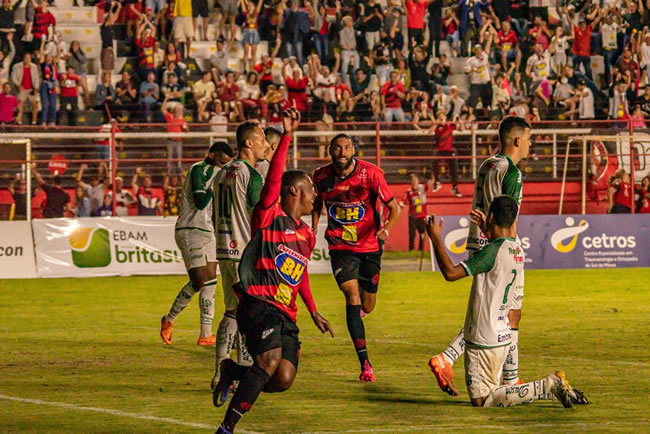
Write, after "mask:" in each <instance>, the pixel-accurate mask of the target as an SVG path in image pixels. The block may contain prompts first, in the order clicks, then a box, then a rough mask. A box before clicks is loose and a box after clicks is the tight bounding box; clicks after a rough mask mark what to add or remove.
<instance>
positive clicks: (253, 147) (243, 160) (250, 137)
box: [211, 122, 269, 389]
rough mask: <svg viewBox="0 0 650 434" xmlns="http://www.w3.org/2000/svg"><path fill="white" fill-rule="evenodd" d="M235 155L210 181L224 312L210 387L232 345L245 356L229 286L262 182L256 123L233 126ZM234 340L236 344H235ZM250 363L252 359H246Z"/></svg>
mask: <svg viewBox="0 0 650 434" xmlns="http://www.w3.org/2000/svg"><path fill="white" fill-rule="evenodd" d="M237 148H238V151H239V154H238V155H237V158H235V159H234V160H233V161H231V162H230V163H228V164H226V165H225V166H224V167H223V169H222V170H221V172H219V174H218V175H217V176H216V177H215V179H214V187H213V189H212V191H213V193H214V203H215V205H214V225H215V229H216V239H217V259H218V260H219V270H220V271H221V276H222V283H223V285H222V286H223V300H224V304H225V311H224V315H223V318H222V320H221V322H220V323H219V328H218V329H217V348H216V366H215V374H214V377H213V378H212V383H211V387H212V388H213V389H214V386H215V385H216V383H217V381H218V380H219V366H220V365H221V361H222V360H224V359H227V358H229V357H230V352H231V351H232V348H233V345H235V344H236V345H237V346H238V349H239V351H238V358H239V359H238V360H239V361H240V362H244V361H245V359H247V358H248V357H247V356H248V354H247V353H246V351H245V348H244V345H243V343H242V341H241V336H239V335H238V333H237V320H236V314H237V303H238V301H237V297H236V296H235V294H234V292H233V289H232V285H233V284H234V283H236V282H238V281H239V275H238V274H237V265H238V262H239V261H240V259H241V255H242V252H243V251H244V248H245V247H246V245H247V244H248V242H249V241H250V239H251V224H250V221H251V215H252V212H253V207H254V206H255V205H256V204H257V202H258V201H259V199H260V193H261V192H262V186H263V185H264V180H263V178H262V176H260V174H259V173H257V171H256V170H255V169H254V167H255V164H257V162H258V161H260V160H262V159H264V156H265V155H266V152H267V150H268V148H269V143H268V142H267V141H266V137H265V136H264V131H263V130H262V128H260V126H259V125H258V124H257V123H254V122H244V123H242V124H240V125H239V126H238V127H237ZM235 341H237V342H235ZM248 362H249V363H252V360H248Z"/></svg>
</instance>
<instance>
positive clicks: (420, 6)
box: [402, 0, 433, 45]
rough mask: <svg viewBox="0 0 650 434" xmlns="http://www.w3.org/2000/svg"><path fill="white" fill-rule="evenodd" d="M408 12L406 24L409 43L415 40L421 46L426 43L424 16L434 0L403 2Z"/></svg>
mask: <svg viewBox="0 0 650 434" xmlns="http://www.w3.org/2000/svg"><path fill="white" fill-rule="evenodd" d="M402 1H403V6H404V10H406V24H407V27H408V38H409V41H412V40H415V42H416V43H417V44H418V45H419V44H422V43H423V42H424V16H425V15H426V13H427V6H429V3H431V2H432V1H433V0H405V1H404V0H402Z"/></svg>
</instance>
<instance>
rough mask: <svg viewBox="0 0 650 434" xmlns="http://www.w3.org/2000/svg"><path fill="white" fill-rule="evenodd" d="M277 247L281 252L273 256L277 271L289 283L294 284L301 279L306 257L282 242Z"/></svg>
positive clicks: (305, 265)
mask: <svg viewBox="0 0 650 434" xmlns="http://www.w3.org/2000/svg"><path fill="white" fill-rule="evenodd" d="M278 249H279V250H280V251H281V252H282V253H280V254H279V255H278V256H276V257H275V266H276V268H277V269H278V273H280V276H282V279H284V280H285V281H286V282H287V283H288V284H289V285H291V286H296V285H297V284H299V283H300V281H301V280H302V275H303V274H304V272H305V269H306V268H307V258H305V257H304V256H302V255H301V254H300V253H298V252H295V251H293V250H291V249H290V248H288V247H287V246H285V245H284V244H280V245H279V246H278Z"/></svg>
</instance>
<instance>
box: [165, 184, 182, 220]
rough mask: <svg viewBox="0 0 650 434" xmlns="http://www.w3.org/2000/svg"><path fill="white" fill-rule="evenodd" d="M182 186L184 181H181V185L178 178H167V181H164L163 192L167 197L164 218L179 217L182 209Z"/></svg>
mask: <svg viewBox="0 0 650 434" xmlns="http://www.w3.org/2000/svg"><path fill="white" fill-rule="evenodd" d="M181 178H182V175H181ZM182 185H183V180H182V179H181V182H180V183H179V181H178V176H172V177H170V176H169V175H166V176H165V180H164V181H163V192H164V196H165V205H164V208H163V216H165V217H168V216H174V215H178V210H179V209H180V208H181V197H182V196H183V187H182Z"/></svg>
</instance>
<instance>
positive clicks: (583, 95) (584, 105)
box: [566, 79, 596, 119]
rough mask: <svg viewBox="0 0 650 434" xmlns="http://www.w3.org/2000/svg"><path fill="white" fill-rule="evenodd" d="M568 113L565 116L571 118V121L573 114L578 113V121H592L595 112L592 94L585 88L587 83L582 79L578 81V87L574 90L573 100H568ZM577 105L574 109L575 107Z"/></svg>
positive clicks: (573, 117)
mask: <svg viewBox="0 0 650 434" xmlns="http://www.w3.org/2000/svg"><path fill="white" fill-rule="evenodd" d="M567 102H568V103H569V108H570V109H569V111H567V112H566V114H567V115H570V116H571V119H575V113H578V118H579V119H594V118H595V117H596V116H595V110H594V94H593V92H592V91H591V89H590V88H589V87H587V82H586V81H585V80H584V79H580V80H579V81H578V86H577V88H576V90H575V98H570V99H569V100H568V101H567ZM576 104H577V105H578V108H577V109H576V108H575V106H576Z"/></svg>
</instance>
